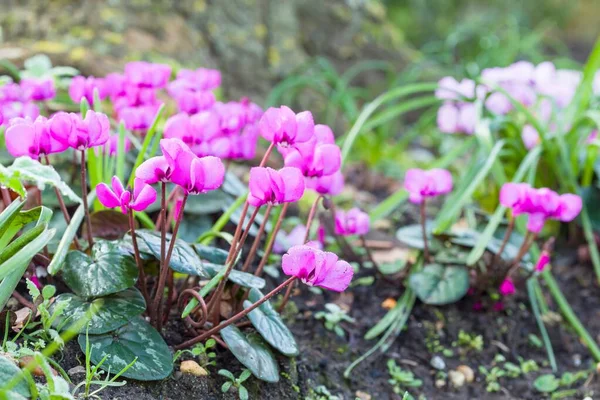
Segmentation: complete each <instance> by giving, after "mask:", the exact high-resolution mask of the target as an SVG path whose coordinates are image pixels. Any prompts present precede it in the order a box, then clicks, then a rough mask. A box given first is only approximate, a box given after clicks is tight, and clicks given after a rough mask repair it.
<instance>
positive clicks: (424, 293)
mask: <svg viewBox="0 0 600 400" xmlns="http://www.w3.org/2000/svg"><path fill="white" fill-rule="evenodd" d="M408 286H409V287H410V288H411V289H412V290H414V292H415V293H416V295H417V297H418V298H419V300H421V301H422V302H423V303H426V304H435V305H443V304H449V303H454V302H455V301H458V300H460V299H461V298H462V297H463V296H464V295H465V294H467V291H468V290H469V272H468V269H467V267H465V266H462V265H441V264H427V265H425V267H424V268H423V269H422V270H421V271H419V272H415V273H413V274H411V276H410V278H409V280H408Z"/></svg>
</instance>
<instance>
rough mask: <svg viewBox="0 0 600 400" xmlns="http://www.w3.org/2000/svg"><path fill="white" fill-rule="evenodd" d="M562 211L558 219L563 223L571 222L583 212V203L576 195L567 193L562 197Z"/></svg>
mask: <svg viewBox="0 0 600 400" xmlns="http://www.w3.org/2000/svg"><path fill="white" fill-rule="evenodd" d="M559 202H560V206H559V207H560V211H559V212H558V214H557V218H558V219H559V220H560V221H562V222H570V221H572V220H574V219H575V217H577V216H578V215H579V213H580V212H581V208H582V207H583V202H582V201H581V197H579V196H577V195H576V194H571V193H566V194H563V195H561V196H560V200H559Z"/></svg>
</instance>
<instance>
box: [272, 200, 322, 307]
mask: <svg viewBox="0 0 600 400" xmlns="http://www.w3.org/2000/svg"><path fill="white" fill-rule="evenodd" d="M322 197H323V196H319V197H317V198H316V199H315V201H314V202H313V205H312V207H311V208H310V212H309V213H308V219H307V220H306V233H305V234H304V240H303V242H302V243H307V242H308V239H309V238H310V228H311V225H312V222H313V219H314V218H315V214H316V213H317V207H318V205H319V200H321V198H322ZM293 289H294V285H290V286H288V287H287V289H286V290H285V294H284V295H283V300H281V304H280V305H279V308H278V309H277V312H282V311H283V310H284V308H285V306H286V305H287V303H288V301H289V300H290V297H291V295H292V290H293Z"/></svg>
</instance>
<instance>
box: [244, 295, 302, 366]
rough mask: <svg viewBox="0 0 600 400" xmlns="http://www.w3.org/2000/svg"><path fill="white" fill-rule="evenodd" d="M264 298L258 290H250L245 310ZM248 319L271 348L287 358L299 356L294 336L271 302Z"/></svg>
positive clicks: (254, 311)
mask: <svg viewBox="0 0 600 400" xmlns="http://www.w3.org/2000/svg"><path fill="white" fill-rule="evenodd" d="M263 297H264V296H263V294H262V293H261V292H260V291H258V290H257V289H250V295H249V296H248V300H246V301H244V309H246V308H249V307H251V306H252V304H253V303H256V302H257V301H259V300H260V299H262V298H263ZM248 318H249V319H250V322H252V325H254V327H255V328H256V330H257V331H258V333H260V335H261V336H262V337H263V338H264V339H265V340H266V341H267V343H269V344H270V345H271V346H273V347H274V348H276V349H277V350H279V351H280V352H281V353H282V354H285V355H286V356H295V355H298V353H299V351H298V345H297V344H296V339H294V335H292V332H290V330H289V329H288V327H287V326H286V325H285V323H284V322H283V320H282V319H281V317H280V316H279V314H278V313H277V311H275V309H274V308H273V306H272V305H271V302H270V301H266V302H264V303H263V304H261V305H260V306H258V308H256V309H254V310H253V311H251V312H250V313H249V314H248Z"/></svg>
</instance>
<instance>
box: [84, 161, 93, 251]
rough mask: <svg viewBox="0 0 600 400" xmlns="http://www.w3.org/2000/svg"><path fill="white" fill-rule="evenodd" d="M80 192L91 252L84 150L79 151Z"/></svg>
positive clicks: (90, 224) (91, 238) (91, 240)
mask: <svg viewBox="0 0 600 400" xmlns="http://www.w3.org/2000/svg"><path fill="white" fill-rule="evenodd" d="M81 192H82V196H81V198H82V201H83V210H84V211H85V221H86V227H87V232H86V233H87V240H88V244H89V248H90V250H91V248H92V246H93V245H94V239H93V237H92V221H91V219H90V209H89V206H88V201H87V195H88V190H87V175H86V171H85V150H81Z"/></svg>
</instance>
